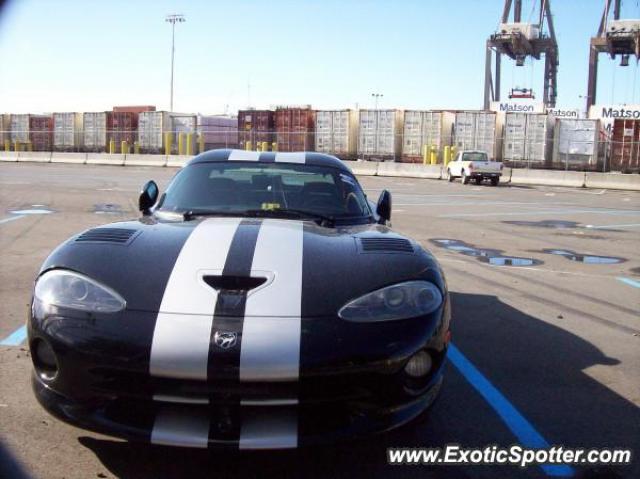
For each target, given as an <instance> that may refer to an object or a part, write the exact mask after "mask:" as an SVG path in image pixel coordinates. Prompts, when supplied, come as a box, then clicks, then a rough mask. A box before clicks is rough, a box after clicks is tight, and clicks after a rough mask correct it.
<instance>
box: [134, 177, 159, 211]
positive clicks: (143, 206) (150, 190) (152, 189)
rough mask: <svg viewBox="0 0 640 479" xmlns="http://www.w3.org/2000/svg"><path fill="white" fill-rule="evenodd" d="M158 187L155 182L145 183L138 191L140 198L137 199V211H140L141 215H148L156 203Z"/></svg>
mask: <svg viewBox="0 0 640 479" xmlns="http://www.w3.org/2000/svg"><path fill="white" fill-rule="evenodd" d="M158 192H159V190H158V185H157V184H156V182H155V181H153V180H150V181H147V182H146V183H145V184H144V186H143V187H142V191H140V197H139V199H138V209H139V210H140V211H142V214H143V215H149V214H151V212H150V211H149V210H150V209H151V207H152V206H153V205H155V204H156V201H158Z"/></svg>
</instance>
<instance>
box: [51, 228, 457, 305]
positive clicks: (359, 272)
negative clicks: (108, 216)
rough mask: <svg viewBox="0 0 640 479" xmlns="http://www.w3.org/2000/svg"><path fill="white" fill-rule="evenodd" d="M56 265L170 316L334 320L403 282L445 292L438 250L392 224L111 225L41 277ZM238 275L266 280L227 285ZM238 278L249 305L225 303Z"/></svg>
mask: <svg viewBox="0 0 640 479" xmlns="http://www.w3.org/2000/svg"><path fill="white" fill-rule="evenodd" d="M53 268H65V269H69V270H73V271H76V272H79V273H82V274H84V275H86V276H88V277H90V278H92V279H94V280H96V281H99V282H101V283H102V284H104V285H107V286H109V287H110V288H112V289H114V290H115V291H117V292H118V293H120V295H122V297H123V298H124V299H125V300H126V302H127V309H129V310H140V311H152V312H163V313H167V314H172V313H175V314H203V315H211V314H214V313H215V314H216V315H219V314H222V315H227V316H234V315H240V314H241V315H246V316H250V315H256V316H270V317H288V316H299V317H326V316H335V315H336V314H337V312H338V310H339V309H340V308H341V307H342V306H344V305H345V304H346V303H347V302H348V301H350V300H352V299H354V298H357V297H359V296H361V295H363V294H365V293H368V292H370V291H373V290H376V289H378V288H381V287H384V286H387V285H390V284H394V283H398V282H401V281H407V280H414V279H426V280H429V281H432V282H434V283H435V284H437V285H438V286H439V287H440V288H441V290H442V291H444V290H445V288H446V286H445V284H444V278H443V275H442V272H441V270H440V268H439V266H438V264H437V262H436V261H435V259H434V258H433V256H432V255H431V254H430V253H429V252H427V251H425V250H424V249H423V248H422V247H421V246H420V245H419V244H417V243H416V242H414V241H412V240H410V239H408V238H405V237H404V236H402V235H399V234H398V233H395V232H393V231H392V230H391V229H389V228H387V227H385V226H381V225H372V224H368V225H358V226H348V227H345V226H339V227H336V228H325V227H321V226H318V225H317V224H315V223H314V222H308V221H294V220H280V219H255V218H206V219H202V220H197V221H187V222H182V221H181V222H163V221H159V220H157V219H156V218H153V217H145V218H142V219H140V220H136V221H126V222H118V223H112V224H109V225H105V226H101V227H97V228H92V229H90V230H87V231H84V232H82V233H80V234H78V235H76V236H73V237H71V238H70V239H69V240H67V241H66V242H65V243H63V244H62V245H60V246H59V247H58V248H57V249H56V250H55V251H54V252H53V253H52V254H51V255H50V256H49V258H47V260H46V261H45V263H44V264H43V266H42V269H41V273H42V272H44V271H46V270H49V269H53ZM231 277H233V279H234V281H236V282H237V281H238V279H240V280H242V278H246V277H253V278H260V279H259V281H257V282H260V283H261V284H255V285H254V284H251V285H250V286H247V285H246V284H245V283H244V282H242V281H241V283H242V284H240V286H238V284H239V283H225V278H227V279H228V278H231ZM225 284H226V285H227V286H224V285H225ZM229 284H234V285H236V286H233V288H239V289H240V290H242V289H243V288H244V289H245V292H244V294H240V295H239V296H238V295H235V296H234V295H232V296H233V297H231V298H230V300H231V303H233V302H236V303H237V302H239V303H241V306H242V307H240V308H238V307H234V305H233V304H230V305H227V306H229V307H222V306H224V305H222V306H221V305H220V302H221V301H218V297H219V296H221V294H220V292H221V291H222V290H221V288H229ZM247 284H248V283H247ZM221 285H222V286H221ZM249 287H252V288H253V289H250V290H246V289H247V288H249ZM236 306H237V305H236Z"/></svg>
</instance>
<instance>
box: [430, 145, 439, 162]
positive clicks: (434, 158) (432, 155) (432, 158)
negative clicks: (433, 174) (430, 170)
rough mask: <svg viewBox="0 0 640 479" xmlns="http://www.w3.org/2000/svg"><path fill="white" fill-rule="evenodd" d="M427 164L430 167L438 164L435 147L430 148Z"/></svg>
mask: <svg viewBox="0 0 640 479" xmlns="http://www.w3.org/2000/svg"><path fill="white" fill-rule="evenodd" d="M429 163H431V164H432V165H435V164H436V163H438V149H437V148H436V147H435V146H432V147H431V151H430V152H429Z"/></svg>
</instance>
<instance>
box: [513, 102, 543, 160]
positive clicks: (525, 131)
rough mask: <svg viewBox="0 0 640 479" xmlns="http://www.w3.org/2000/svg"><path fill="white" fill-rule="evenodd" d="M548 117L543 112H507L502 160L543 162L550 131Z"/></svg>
mask: <svg viewBox="0 0 640 479" xmlns="http://www.w3.org/2000/svg"><path fill="white" fill-rule="evenodd" d="M549 118H550V116H549V115H547V114H544V113H507V114H506V115H505V122H504V143H503V148H504V150H503V160H505V161H527V162H535V163H538V164H540V163H544V162H545V160H546V158H547V150H548V146H549V134H550V132H551V127H550V125H549Z"/></svg>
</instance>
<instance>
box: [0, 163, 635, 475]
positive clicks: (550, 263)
mask: <svg viewBox="0 0 640 479" xmlns="http://www.w3.org/2000/svg"><path fill="white" fill-rule="evenodd" d="M174 172H175V170H173V169H168V168H134V167H127V168H123V167H99V166H82V165H80V166H73V165H54V164H48V165H39V164H0V247H1V248H2V249H1V251H2V253H1V254H0V278H1V279H0V339H4V340H5V342H6V343H11V344H6V345H3V346H0V439H1V440H2V442H3V443H4V445H5V446H6V447H7V448H8V449H9V451H10V452H11V453H12V454H13V455H15V457H17V459H18V460H19V461H20V462H21V463H22V464H23V465H24V467H25V468H26V470H27V471H28V472H29V473H31V474H32V475H33V476H34V477H38V478H63V477H64V478H91V477H123V478H134V477H135V478H159V477H189V478H197V477H220V476H223V477H266V476H273V477H301V476H304V477H391V476H393V477H409V476H414V477H417V476H419V477H443V476H444V477H541V476H545V475H547V474H553V473H554V471H550V470H544V469H541V468H539V467H530V468H527V469H518V468H515V467H506V466H504V467H492V468H491V467H488V466H466V467H462V466H451V467H446V468H444V467H442V466H434V467H425V466H389V465H387V459H386V452H385V451H386V448H387V447H388V446H407V447H436V446H441V445H444V444H447V443H458V444H461V445H463V446H487V445H490V444H498V445H504V446H508V445H511V444H514V443H520V444H523V445H536V444H541V443H540V441H541V440H542V441H544V443H546V444H558V445H560V444H562V445H564V446H566V447H584V448H602V447H621V448H632V449H633V450H634V455H635V459H634V463H633V464H632V465H631V466H625V467H618V468H616V469H615V471H617V472H618V473H619V474H620V477H640V455H639V454H640V433H639V431H640V408H639V406H640V315H639V311H640V193H636V192H617V191H610V190H586V189H569V188H552V187H509V186H500V187H498V188H493V187H491V186H488V185H481V186H478V185H467V186H463V185H461V184H460V183H459V182H455V183H452V184H449V183H447V182H445V181H435V180H419V179H412V178H383V177H362V178H361V182H362V184H363V186H364V187H365V189H366V190H367V193H368V194H369V197H370V198H376V197H377V195H378V194H379V192H380V191H381V190H382V189H383V188H387V189H389V190H390V191H391V192H392V194H393V201H394V208H393V216H392V222H393V226H394V228H395V229H397V230H398V231H400V232H402V233H404V234H407V235H409V236H411V237H413V238H414V239H416V240H417V241H419V242H420V243H421V244H422V245H423V246H424V247H426V248H429V249H430V250H431V251H432V252H433V253H434V255H435V256H436V257H437V258H438V259H439V261H440V262H441V264H442V266H443V268H444V270H445V273H446V275H447V280H448V283H449V288H450V291H451V296H452V301H453V326H452V331H453V343H454V345H455V351H456V353H457V354H456V356H455V361H453V364H450V366H449V370H448V374H447V377H446V380H445V385H444V387H443V391H442V394H441V396H440V399H439V400H438V402H437V403H436V405H435V406H434V409H433V410H432V412H431V414H430V417H429V419H428V421H427V422H425V423H422V424H419V425H415V426H413V427H411V428H406V429H403V430H399V431H396V432H394V433H391V434H388V435H386V436H383V437H381V438H377V439H375V440H372V441H367V442H361V443H356V444H349V445H340V446H336V447H326V448H321V449H314V450H301V451H289V452H277V453H252V454H234V455H229V454H228V453H225V454H221V453H216V452H203V451H189V450H175V449H167V448H163V447H159V446H149V445H142V444H127V443H123V442H120V441H117V440H113V439H110V438H107V437H104V436H99V435H96V434H91V433H88V432H85V431H82V430H80V429H76V428H73V427H71V426H67V425H65V424H63V423H60V422H59V421H57V420H55V419H53V418H52V417H50V416H49V415H48V414H47V413H45V412H44V410H43V409H42V408H40V407H39V406H38V404H37V403H36V401H35V399H34V397H33V395H32V393H31V389H30V384H29V374H30V369H31V362H30V358H29V355H28V352H27V350H26V349H25V344H24V343H23V342H22V343H21V341H20V340H21V337H20V333H19V330H20V327H21V326H22V325H23V324H24V321H25V317H26V313H27V306H28V303H29V299H30V294H31V286H32V281H33V279H34V277H35V275H36V273H37V271H38V268H39V266H40V264H41V263H42V261H43V260H44V259H45V258H46V256H47V255H48V254H49V252H50V251H51V250H52V249H53V248H54V247H55V246H56V245H58V244H59V243H61V242H62V241H63V240H64V239H66V238H67V237H69V236H70V235H72V234H74V233H76V232H78V231H81V230H83V229H86V228H88V227H91V226H95V225H99V224H103V223H106V222H111V221H117V220H119V219H126V218H131V217H135V216H137V208H136V203H137V192H138V190H139V188H140V186H141V185H142V184H143V182H144V181H145V180H147V179H151V178H153V179H155V180H156V181H158V183H159V184H160V186H161V188H162V187H164V185H166V183H167V181H168V180H169V179H170V177H171V176H172V175H173V174H174ZM34 210H35V211H34ZM38 210H49V211H50V212H49V213H48V214H33V213H38V212H40V213H42V211H38ZM478 249H482V250H492V251H491V254H490V255H489V256H488V257H487V256H481V257H480V258H478V257H477V256H474V255H473V251H477V250H478ZM464 252H466V253H469V252H471V254H463V253H464ZM16 331H18V332H16ZM479 378H480V379H479ZM496 392H497V394H498V395H499V396H500V397H501V398H503V399H504V400H505V401H502V400H500V401H496V399H495V398H496ZM505 404H508V405H509V408H506V409H505ZM527 443H529V444H527ZM555 472H556V473H562V474H570V473H572V472H573V473H576V474H582V473H584V472H585V471H584V470H582V469H580V468H578V467H575V468H573V470H571V469H569V470H567V469H563V470H561V471H557V470H556V471H555Z"/></svg>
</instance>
